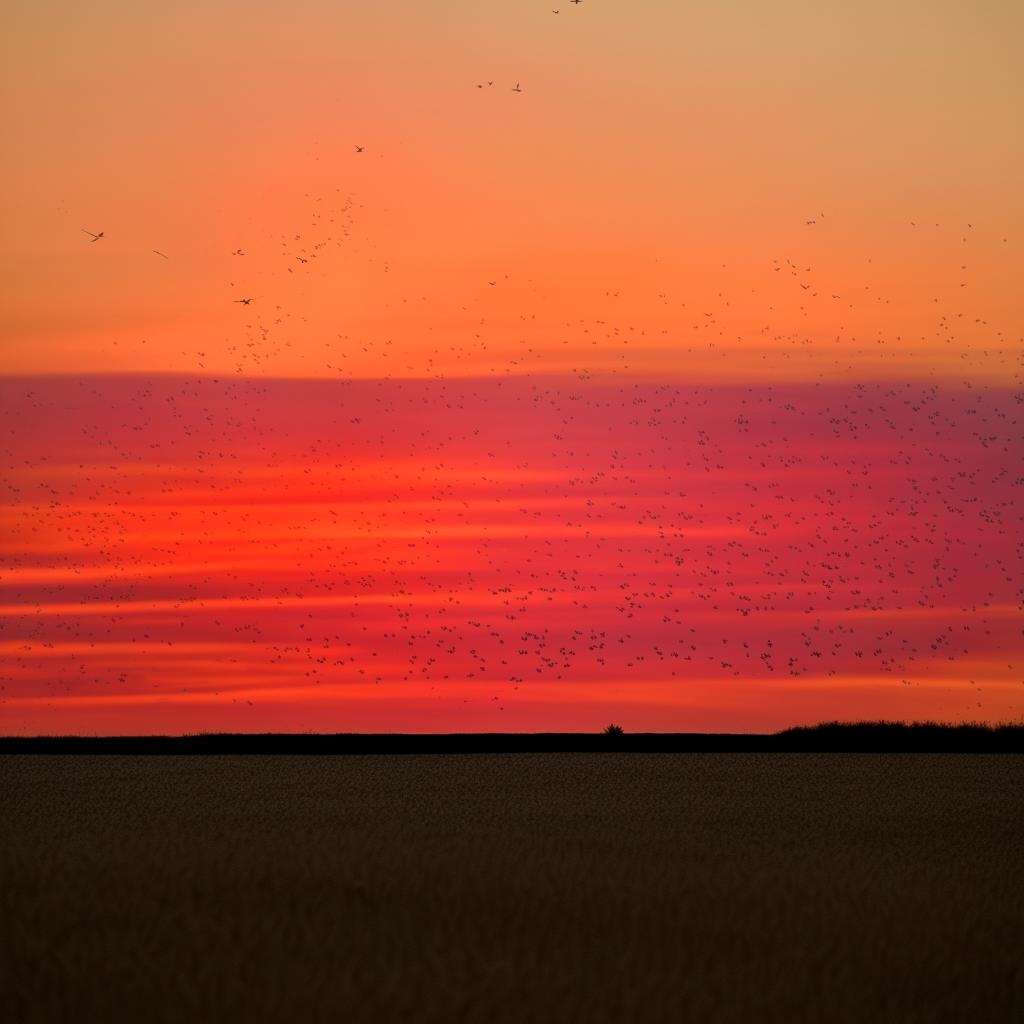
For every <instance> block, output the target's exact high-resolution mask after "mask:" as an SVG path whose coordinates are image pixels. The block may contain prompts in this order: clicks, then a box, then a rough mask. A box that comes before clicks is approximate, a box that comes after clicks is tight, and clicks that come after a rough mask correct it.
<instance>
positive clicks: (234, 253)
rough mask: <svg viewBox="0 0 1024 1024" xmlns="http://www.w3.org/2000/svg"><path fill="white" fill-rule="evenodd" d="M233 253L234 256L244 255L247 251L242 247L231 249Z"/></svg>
mask: <svg viewBox="0 0 1024 1024" xmlns="http://www.w3.org/2000/svg"><path fill="white" fill-rule="evenodd" d="M231 255H232V256H244V255H245V253H244V252H243V251H242V250H241V249H232V250H231Z"/></svg>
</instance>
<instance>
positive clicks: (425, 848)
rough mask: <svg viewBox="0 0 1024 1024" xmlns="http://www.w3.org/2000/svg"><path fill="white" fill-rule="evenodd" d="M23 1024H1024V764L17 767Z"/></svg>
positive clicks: (519, 761)
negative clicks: (241, 1023)
mask: <svg viewBox="0 0 1024 1024" xmlns="http://www.w3.org/2000/svg"><path fill="white" fill-rule="evenodd" d="M0 793H2V794H3V797H2V807H3V841H2V842H0V920H2V922H3V930H4V931H5V932H6V935H7V938H6V940H5V946H6V949H5V952H4V953H3V956H2V957H0V974H3V975H6V976H5V977H3V978H2V979H0V1000H2V1003H3V1015H4V1018H5V1019H6V1020H11V1021H18V1022H27V1021H50V1020H68V1021H71V1020H74V1021H104V1020H114V1019H118V1020H120V1019H124V1020H135V1021H174V1022H178V1021H218V1022H221V1021H233V1020H256V1021H262V1020H276V1021H305V1020H314V1021H319V1020H325V1021H326V1020H330V1021H342V1022H362V1021H366V1022H390V1021H436V1022H449V1021H453V1022H455V1021H481V1022H483V1021H487V1022H496V1024H500V1022H506V1021H516V1022H520V1021H522V1022H534V1021H537V1022H546V1021H551V1022H559V1024H562V1022H576V1021H579V1022H590V1021H595V1022H602V1021H633V1020H637V1021H646V1020H650V1021H672V1022H677V1021H686V1020H692V1021H700V1022H714V1021H737V1022H739V1021H743V1022H747V1021H786V1022H792V1021H815V1022H819V1021H857V1022H862V1021H908V1022H910V1021H915V1022H916V1021H920V1022H925V1021H966V1022H971V1024H981V1022H989V1021H1015V1020H1021V1019H1024V957H1022V955H1021V938H1022V935H1024V885H1022V884H1021V880H1022V877H1024V854H1022V850H1024V816H1022V810H1024V797H1022V794H1024V756H1021V755H1016V754H1007V755H949V754H946V755H929V754H910V755H885V756H881V755H860V754H806V753H805V754H770V753H768V754H629V753H623V752H620V753H604V754H602V753H595V754H511V755H490V754H484V755H453V756H437V755H397V754H391V755H388V756H361V757H327V756H325V757H315V756H312V757H311V756H307V757H286V756H270V757H262V758H246V757H202V756H193V757H177V756H170V757H162V756H150V757H129V756H121V757H111V756H75V757H70V756H64V757H60V756H51V757H47V756H40V757H22V756H17V755H7V756H4V757H0Z"/></svg>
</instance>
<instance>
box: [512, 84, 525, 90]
mask: <svg viewBox="0 0 1024 1024" xmlns="http://www.w3.org/2000/svg"><path fill="white" fill-rule="evenodd" d="M512 91H513V92H522V91H523V90H522V89H520V88H519V83H518V82H516V84H515V85H514V86H512Z"/></svg>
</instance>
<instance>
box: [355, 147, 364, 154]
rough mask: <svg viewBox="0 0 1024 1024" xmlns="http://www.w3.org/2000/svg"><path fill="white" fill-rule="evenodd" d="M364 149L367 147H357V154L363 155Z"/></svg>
mask: <svg viewBox="0 0 1024 1024" xmlns="http://www.w3.org/2000/svg"><path fill="white" fill-rule="evenodd" d="M364 149H366V147H365V146H356V152H357V153H362V151H363V150H364Z"/></svg>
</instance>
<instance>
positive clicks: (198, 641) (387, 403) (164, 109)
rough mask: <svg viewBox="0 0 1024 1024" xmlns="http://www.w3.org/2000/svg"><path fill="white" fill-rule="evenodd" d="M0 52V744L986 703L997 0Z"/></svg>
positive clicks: (484, 21) (931, 708) (1003, 114)
mask: <svg viewBox="0 0 1024 1024" xmlns="http://www.w3.org/2000/svg"><path fill="white" fill-rule="evenodd" d="M554 9H557V11H558V13H557V14H556V13H553V10H554ZM5 37H6V38H5V43H4V50H5V53H4V61H3V62H2V65H0V83H2V87H3V92H4V95H6V96H7V97H8V104H7V107H8V110H9V116H8V123H7V126H6V133H7V139H6V142H7V147H6V149H7V152H8V153H9V154H11V156H10V157H9V159H8V160H7V161H6V164H5V171H4V186H5V187H4V189H3V191H2V193H0V195H2V199H0V203H2V205H3V223H4V231H3V242H2V254H3V256H2V258H3V275H2V278H0V295H2V300H0V332H2V339H3V341H2V345H3V348H2V363H0V428H2V431H3V435H2V436H3V441H2V442H0V455H2V465H3V467H4V473H3V476H4V493H5V501H4V504H3V507H2V508H0V523H2V528H0V651H2V652H3V659H2V661H3V668H2V669H0V687H2V690H0V732H3V733H40V732H47V733H49V732H108V733H109V732H181V731H189V730H199V729H211V730H213V729H216V730H230V731H249V730H278V729H280V730H286V731H298V730H304V729H329V730H331V731H344V730H356V731H390V730H396V731H458V730H474V731H476V730H528V731H539V730H546V729H552V730H562V729H566V730H574V729H584V730H594V729H597V728H601V727H603V726H604V725H606V724H607V723H608V721H610V720H612V719H614V720H616V721H620V722H621V723H622V724H623V725H624V726H625V727H626V728H627V729H632V730H655V731H657V730H662V729H666V730H688V729H693V730H760V729H767V728H777V727H783V726H786V725H790V724H798V723H804V722H809V721H817V720H821V719H824V718H852V717H857V718H860V717H875V718H877V717H898V718H943V719H949V720H961V719H984V720H990V721H995V720H1007V719H1019V718H1020V717H1021V716H1022V715H1024V659H1022V654H1024V651H1022V647H1024V640H1022V634H1021V617H1020V600H1021V579H1022V578H1024V575H1022V572H1021V570H1022V568H1024V566H1022V563H1021V549H1020V541H1019V538H1020V536H1021V526H1022V524H1021V504H1020V487H1021V479H1022V477H1024V473H1022V470H1024V450H1022V430H1021V415H1020V409H1021V404H1020V400H1019V396H1020V386H1021V354H1022V352H1024V304H1022V302H1021V299H1020V295H1021V281H1022V279H1024V190H1022V188H1021V182H1022V181H1024V135H1022V133H1021V131H1020V130H1019V128H1018V127H1017V125H1018V124H1019V123H1020V122H1021V120H1022V111H1024V70H1022V64H1021V60H1020V52H1019V51H1020V40H1021V38H1024V7H1022V5H1020V4H1018V3H1011V2H1009V0H1006V2H1002V0H999V2H995V0H993V2H987V3H980V4H977V5H965V4H948V3H925V2H923V0H920V2H913V3H911V2H899V0H897V2H885V3H882V2H865V3H858V4H839V3H826V4H821V3H816V4H815V3H810V2H807V3H797V2H791V0H782V2H776V3H772V4H767V3H760V2H753V0H750V2H745V3H740V2H735V0H722V2H715V3H712V2H703V3H675V2H669V0H660V2H643V0H640V2H631V3H625V2H619V3H612V2H602V0H583V2H582V3H580V4H578V5H574V4H572V3H570V2H569V0H544V2H543V3H541V2H537V3H526V2H515V3H511V2H510V3H494V2H488V3H480V2H473V3H471V2H469V0H439V2H436V3H414V2H412V0H393V2H390V3H388V4H373V3H362V4H355V3H346V2H337V0H333V2H327V0H295V2H292V3H289V4H287V5H282V4H279V3H272V2H269V0H263V2H260V0H254V2H249V3H246V4H241V3H229V2H225V0H204V2H199V0H181V2H179V3H176V4H168V5H161V6H159V7H157V6H155V5H147V4H133V3H128V2H113V0H96V2H94V3H91V4H72V3H67V2H63V0H60V2H49V3H28V2H18V3H15V4H14V5H13V9H12V10H11V11H10V12H9V13H8V19H7V31H6V33H5ZM517 85H518V89H519V90H521V91H517V89H516V88H514V87H517ZM360 148H361V149H362V151H361V152H360V151H359V149H360ZM90 232H91V233H94V234H98V233H100V232H102V233H103V237H102V238H100V239H99V240H98V241H93V240H92V238H91V236H90V234H89V233H90ZM242 299H249V300H251V301H249V302H248V303H243V302H241V301H240V300H242Z"/></svg>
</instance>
